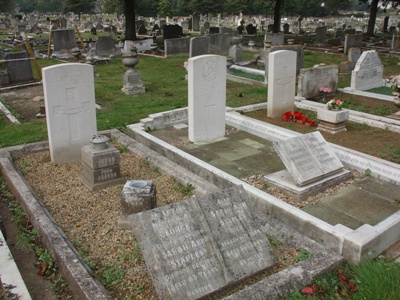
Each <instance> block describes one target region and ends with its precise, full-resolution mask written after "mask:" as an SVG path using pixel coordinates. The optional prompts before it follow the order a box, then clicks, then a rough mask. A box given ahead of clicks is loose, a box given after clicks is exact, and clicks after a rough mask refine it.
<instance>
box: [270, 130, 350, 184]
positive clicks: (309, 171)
mask: <svg viewBox="0 0 400 300" xmlns="http://www.w3.org/2000/svg"><path fill="white" fill-rule="evenodd" d="M273 146H274V148H275V150H276V152H278V155H279V157H280V158H281V159H282V162H283V163H284V164H285V166H286V168H287V169H288V171H289V173H290V174H291V175H292V177H293V179H294V180H295V182H296V183H297V185H298V186H304V185H307V184H310V183H312V182H315V181H317V180H320V179H322V178H324V177H327V176H330V175H332V174H335V173H338V172H340V171H341V170H343V168H344V167H343V165H342V163H341V162H340V160H339V158H338V157H337V156H336V154H335V153H334V152H333V150H332V149H331V148H330V147H329V146H328V144H327V142H326V141H325V139H324V138H323V136H322V135H321V133H320V132H319V131H316V132H312V133H308V134H304V135H302V136H298V137H294V138H290V139H288V140H285V141H278V142H274V143H273Z"/></svg>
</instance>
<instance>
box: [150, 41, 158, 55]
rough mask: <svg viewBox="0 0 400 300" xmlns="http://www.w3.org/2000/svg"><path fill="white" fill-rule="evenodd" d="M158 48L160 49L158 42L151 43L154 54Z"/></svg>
mask: <svg viewBox="0 0 400 300" xmlns="http://www.w3.org/2000/svg"><path fill="white" fill-rule="evenodd" d="M157 49H158V44H157V43H152V44H150V50H151V52H152V53H153V54H154V53H156V52H157Z"/></svg>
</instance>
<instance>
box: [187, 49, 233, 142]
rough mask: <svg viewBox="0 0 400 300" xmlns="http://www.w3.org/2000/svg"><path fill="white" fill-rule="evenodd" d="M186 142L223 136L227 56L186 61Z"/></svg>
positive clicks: (198, 57)
mask: <svg viewBox="0 0 400 300" xmlns="http://www.w3.org/2000/svg"><path fill="white" fill-rule="evenodd" d="M188 94H189V95H188V98H189V116H188V123H189V124H188V125H189V140H190V141H192V142H195V143H196V142H203V141H209V140H214V139H217V138H221V137H223V136H224V135H225V104H226V57H225V56H219V55H201V56H196V57H193V58H189V60H188Z"/></svg>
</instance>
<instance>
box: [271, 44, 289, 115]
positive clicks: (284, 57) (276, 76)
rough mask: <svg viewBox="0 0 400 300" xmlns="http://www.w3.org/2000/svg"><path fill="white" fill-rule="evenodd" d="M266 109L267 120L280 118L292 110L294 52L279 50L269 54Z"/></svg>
mask: <svg viewBox="0 0 400 300" xmlns="http://www.w3.org/2000/svg"><path fill="white" fill-rule="evenodd" d="M268 64H269V68H268V107H267V116H268V117H269V118H276V117H281V116H282V115H283V114H284V113H285V112H287V111H293V110H294V96H295V84H296V52H294V51H286V50H280V51H275V52H272V53H270V54H269V63H268Z"/></svg>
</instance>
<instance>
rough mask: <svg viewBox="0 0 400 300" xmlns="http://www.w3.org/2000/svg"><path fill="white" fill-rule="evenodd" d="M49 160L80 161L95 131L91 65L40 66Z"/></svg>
mask: <svg viewBox="0 0 400 300" xmlns="http://www.w3.org/2000/svg"><path fill="white" fill-rule="evenodd" d="M42 74H43V90H44V98H45V107H46V121H47V132H48V136H49V148H50V156H51V161H52V162H53V163H55V164H61V163H71V162H79V161H81V148H82V147H83V146H85V145H88V144H89V141H90V139H91V138H92V137H93V135H95V134H97V125H96V108H95V98H94V75H93V66H91V65H88V64H78V63H66V64H60V65H55V66H50V67H46V68H43V69H42Z"/></svg>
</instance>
